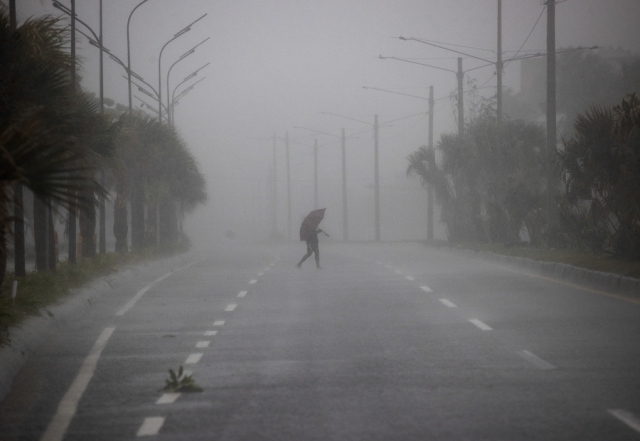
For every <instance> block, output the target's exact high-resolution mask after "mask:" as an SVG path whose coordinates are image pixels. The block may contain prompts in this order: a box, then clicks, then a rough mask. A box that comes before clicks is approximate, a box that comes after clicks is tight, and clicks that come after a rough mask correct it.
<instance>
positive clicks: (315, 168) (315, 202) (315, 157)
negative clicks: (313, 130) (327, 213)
mask: <svg viewBox="0 0 640 441" xmlns="http://www.w3.org/2000/svg"><path fill="white" fill-rule="evenodd" d="M313 209H314V210H317V209H318V140H317V139H316V140H315V142H314V143H313Z"/></svg>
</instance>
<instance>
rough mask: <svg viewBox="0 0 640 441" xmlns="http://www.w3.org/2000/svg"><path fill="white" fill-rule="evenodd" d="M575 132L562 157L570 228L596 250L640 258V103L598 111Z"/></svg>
mask: <svg viewBox="0 0 640 441" xmlns="http://www.w3.org/2000/svg"><path fill="white" fill-rule="evenodd" d="M574 129H575V135H574V136H573V137H572V138H571V139H570V140H568V141H565V143H564V151H562V152H561V153H560V158H559V160H560V167H561V170H562V171H563V177H564V181H565V186H566V194H565V197H566V204H567V206H565V207H564V216H563V220H564V222H565V228H566V229H567V230H568V233H569V234H570V235H572V236H573V237H574V243H581V244H583V245H584V246H586V247H588V248H590V249H591V250H594V251H599V252H606V253H610V254H613V255H615V256H620V257H628V258H634V259H637V258H640V226H639V224H640V100H638V99H637V98H636V96H635V95H630V96H628V97H626V98H625V99H624V100H623V101H622V104H620V105H618V106H616V107H613V108H611V107H602V106H592V107H591V108H590V109H589V110H588V111H587V112H586V113H585V114H584V115H578V117H577V118H576V121H575V125H574Z"/></svg>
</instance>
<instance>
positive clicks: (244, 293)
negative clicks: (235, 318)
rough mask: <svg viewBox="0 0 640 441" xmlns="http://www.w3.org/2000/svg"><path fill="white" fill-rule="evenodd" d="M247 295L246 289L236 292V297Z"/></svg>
mask: <svg viewBox="0 0 640 441" xmlns="http://www.w3.org/2000/svg"><path fill="white" fill-rule="evenodd" d="M246 295H247V291H240V293H239V294H238V297H244V296H246Z"/></svg>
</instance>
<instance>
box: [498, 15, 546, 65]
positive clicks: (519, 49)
mask: <svg viewBox="0 0 640 441" xmlns="http://www.w3.org/2000/svg"><path fill="white" fill-rule="evenodd" d="M546 9H547V5H546V4H545V5H544V7H543V8H542V11H541V12H540V15H539V16H538V19H537V20H536V22H535V24H534V25H533V27H532V28H531V31H529V35H527V38H525V39H524V41H523V42H522V44H521V45H520V48H518V50H517V52H516V53H515V55H514V56H513V57H511V58H512V59H511V60H509V61H507V63H506V64H505V65H504V66H503V69H504V68H506V67H507V66H508V65H509V63H510V62H511V61H513V58H515V57H517V56H518V54H519V53H520V51H521V50H522V48H523V47H524V45H525V44H527V41H529V38H530V37H531V34H533V31H534V30H535V28H536V26H538V22H539V21H540V19H541V18H542V14H544V11H545V10H546Z"/></svg>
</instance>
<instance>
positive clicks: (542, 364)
mask: <svg viewBox="0 0 640 441" xmlns="http://www.w3.org/2000/svg"><path fill="white" fill-rule="evenodd" d="M518 355H520V356H521V357H522V358H524V359H525V360H527V361H528V362H530V363H533V364H534V365H535V366H537V367H539V368H540V369H555V366H554V365H552V364H551V363H548V362H546V361H544V360H543V359H542V358H540V357H538V356H537V355H535V354H532V353H531V352H529V351H518Z"/></svg>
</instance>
